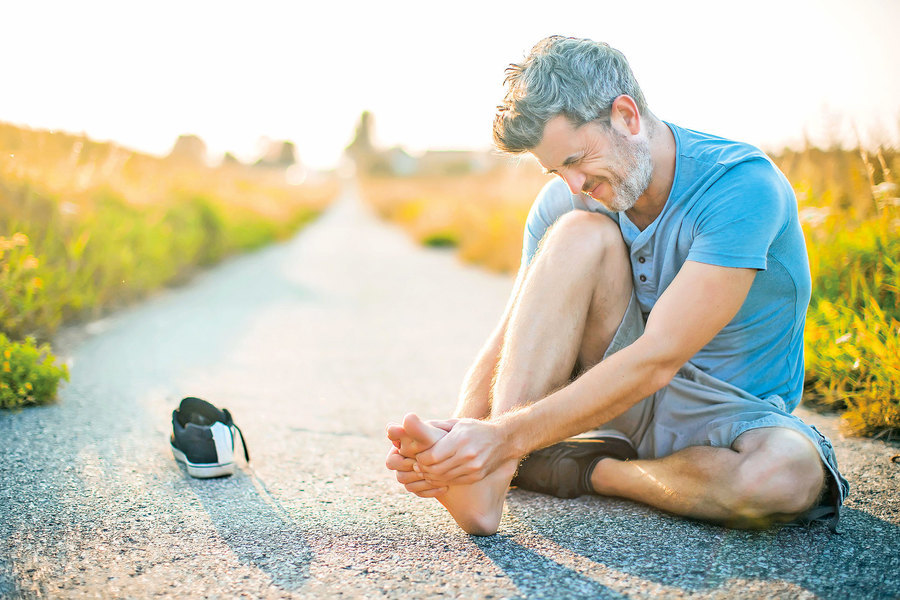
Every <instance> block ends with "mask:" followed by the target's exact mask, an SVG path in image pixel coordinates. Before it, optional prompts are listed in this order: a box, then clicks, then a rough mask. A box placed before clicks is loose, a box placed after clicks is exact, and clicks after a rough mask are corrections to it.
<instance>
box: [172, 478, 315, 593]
mask: <svg viewBox="0 0 900 600" xmlns="http://www.w3.org/2000/svg"><path fill="white" fill-rule="evenodd" d="M182 470H183V467H182ZM185 476H186V477H187V475H186V474H185ZM188 479H190V478H188ZM190 488H191V490H192V491H193V492H194V494H196V495H197V498H198V499H199V500H200V502H201V504H202V505H203V509H204V510H205V511H206V512H207V513H208V514H209V518H210V521H211V522H212V524H213V525H214V526H215V528H216V531H217V532H218V534H219V538H220V539H221V540H222V541H223V542H224V543H225V544H227V545H228V547H229V548H231V550H232V551H233V552H234V554H235V556H236V557H237V559H238V560H239V561H240V562H241V563H243V564H245V565H248V566H252V567H255V568H257V569H259V570H261V571H263V572H264V573H266V574H267V575H268V576H269V577H270V578H271V580H272V583H273V584H274V585H276V586H277V587H279V588H281V589H284V590H288V591H297V590H299V589H301V588H302V587H303V585H304V584H305V583H306V581H307V579H308V578H309V564H310V562H311V561H312V558H313V552H312V550H310V548H309V545H308V544H307V542H306V539H305V538H304V536H303V535H302V534H301V533H300V531H298V529H297V527H296V526H295V524H294V523H293V521H292V520H291V518H290V516H289V514H288V512H287V511H286V510H285V509H284V508H283V507H282V506H281V504H280V503H279V502H278V500H277V499H275V498H274V497H273V496H272V495H271V494H270V493H269V492H268V490H267V489H266V487H265V484H264V483H263V482H262V481H261V480H260V479H259V478H258V477H256V475H254V474H248V473H245V472H243V471H240V470H239V471H237V472H236V473H235V474H234V475H232V476H231V477H227V478H223V479H216V480H196V479H193V480H191V481H190Z"/></svg>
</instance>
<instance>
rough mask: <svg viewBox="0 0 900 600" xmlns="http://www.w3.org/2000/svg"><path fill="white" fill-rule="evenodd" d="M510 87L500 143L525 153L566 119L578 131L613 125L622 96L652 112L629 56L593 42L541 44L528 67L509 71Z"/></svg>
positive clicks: (497, 120)
mask: <svg viewBox="0 0 900 600" xmlns="http://www.w3.org/2000/svg"><path fill="white" fill-rule="evenodd" d="M503 83H504V85H505V86H506V87H507V91H506V95H505V96H504V98H503V103H502V104H501V105H500V106H498V107H497V114H496V116H495V117H494V144H495V145H496V146H497V148H498V149H499V150H500V151H502V152H508V153H512V154H520V153H522V152H527V151H529V150H531V149H533V148H534V147H535V146H537V145H538V144H540V143H541V138H542V137H543V135H544V127H545V126H546V125H547V122H548V121H549V120H550V119H552V118H553V117H555V116H557V115H564V116H565V117H567V118H568V119H569V121H571V123H572V125H574V126H575V127H580V126H581V125H584V124H585V123H589V122H591V121H596V120H601V121H603V122H604V123H606V124H608V123H609V113H610V110H611V108H612V103H613V100H615V99H616V98H617V97H618V96H621V95H622V94H627V95H629V96H631V97H632V98H633V99H634V102H635V104H636V105H637V107H638V111H640V112H641V113H646V112H647V101H646V100H645V99H644V93H643V92H642V91H641V88H640V86H639V85H638V83H637V81H636V80H635V78H634V74H633V73H632V72H631V67H629V66H628V61H627V60H626V59H625V55H624V54H622V53H621V52H619V51H618V50H616V49H615V48H612V47H610V46H609V44H605V43H603V42H595V41H593V40H587V39H578V38H570V37H563V36H560V35H553V36H550V37H548V38H544V39H542V40H541V41H539V42H538V43H537V44H535V45H534V47H533V48H532V49H531V52H529V53H528V55H527V56H526V57H525V60H524V61H523V62H522V64H515V63H514V64H511V65H509V67H507V68H506V77H505V79H504V81H503Z"/></svg>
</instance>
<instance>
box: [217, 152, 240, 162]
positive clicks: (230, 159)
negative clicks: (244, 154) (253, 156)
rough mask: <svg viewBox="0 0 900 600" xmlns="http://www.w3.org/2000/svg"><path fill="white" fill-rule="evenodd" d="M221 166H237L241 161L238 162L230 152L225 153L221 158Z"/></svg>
mask: <svg viewBox="0 0 900 600" xmlns="http://www.w3.org/2000/svg"><path fill="white" fill-rule="evenodd" d="M222 164H223V165H239V164H241V161H239V160H238V158H237V156H235V155H234V154H232V153H231V152H226V153H225V155H224V156H223V157H222Z"/></svg>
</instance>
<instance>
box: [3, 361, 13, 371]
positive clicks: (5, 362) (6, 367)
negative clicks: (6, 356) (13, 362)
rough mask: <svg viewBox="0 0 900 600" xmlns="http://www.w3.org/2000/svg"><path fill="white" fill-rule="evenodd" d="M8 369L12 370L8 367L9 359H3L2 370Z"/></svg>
mask: <svg viewBox="0 0 900 600" xmlns="http://www.w3.org/2000/svg"><path fill="white" fill-rule="evenodd" d="M10 371H12V369H11V368H10V367H9V361H8V360H5V361H3V372H4V373H9V372H10Z"/></svg>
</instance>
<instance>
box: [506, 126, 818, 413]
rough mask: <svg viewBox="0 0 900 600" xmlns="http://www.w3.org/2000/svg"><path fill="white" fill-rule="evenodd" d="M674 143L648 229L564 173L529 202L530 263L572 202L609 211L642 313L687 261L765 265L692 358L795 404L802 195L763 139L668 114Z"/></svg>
mask: <svg viewBox="0 0 900 600" xmlns="http://www.w3.org/2000/svg"><path fill="white" fill-rule="evenodd" d="M666 125H668V127H669V128H670V129H671V130H672V133H673V134H674V136H675V142H676V162H675V178H674V181H673V183H672V190H671V192H670V193H669V198H668V199H667V201H666V205H665V206H664V208H663V210H662V212H661V213H660V214H659V216H658V217H657V218H656V219H655V220H654V221H653V222H652V223H651V224H650V225H648V226H647V227H646V228H645V229H644V230H643V231H641V230H640V229H638V228H637V227H636V226H635V225H634V223H632V222H631V221H630V220H629V219H628V217H627V215H625V213H613V212H610V211H608V210H607V209H606V208H605V207H604V206H603V205H602V204H600V203H599V202H597V201H595V200H593V199H592V198H590V197H588V196H585V195H581V194H578V195H572V194H571V192H570V191H569V189H568V187H567V186H566V183H565V182H564V181H562V180H561V179H555V180H553V181H551V182H549V183H548V184H547V185H546V186H544V189H543V190H541V193H540V194H539V195H538V198H537V200H536V201H535V203H534V205H533V206H532V208H531V211H530V213H529V215H528V221H527V224H526V229H525V243H524V248H523V256H522V264H523V265H527V264H528V263H529V262H530V261H531V259H532V258H533V257H534V253H535V251H536V250H537V246H538V243H539V242H540V240H541V238H542V237H543V235H544V233H545V232H546V230H547V229H548V228H549V227H550V226H551V225H552V224H553V223H554V222H555V221H556V219H558V218H559V217H560V216H562V215H563V214H565V213H567V212H569V211H571V210H588V211H592V212H599V213H603V214H606V215H607V216H609V217H610V218H611V219H613V220H614V221H615V222H616V223H618V225H619V229H620V230H621V232H622V238H623V239H624V240H625V244H626V246H627V247H628V248H629V251H630V255H631V266H632V273H633V275H634V288H635V293H636V295H637V299H638V302H639V303H640V306H641V311H642V312H643V314H644V317H645V318H646V316H647V315H648V314H649V313H650V312H651V311H652V310H653V306H654V305H655V304H656V301H657V299H658V298H659V297H660V296H661V295H662V293H663V292H664V291H665V290H666V288H667V287H668V286H669V284H670V283H671V282H672V280H673V279H674V278H675V276H676V275H677V274H678V271H679V270H680V269H681V266H682V265H683V264H684V262H685V261H686V260H692V261H696V262H701V263H707V264H713V265H719V266H723V267H739V268H750V269H756V270H757V271H758V273H757V275H756V277H755V279H754V282H753V285H752V287H751V288H750V292H749V294H748V295H747V299H746V300H745V301H744V304H743V306H742V307H741V309H740V310H739V311H738V314H737V315H736V316H735V317H734V319H732V321H731V322H730V323H729V324H728V325H726V326H725V327H724V328H723V329H722V330H721V331H720V332H719V333H718V334H717V335H716V336H715V337H714V338H713V339H712V340H711V341H710V342H709V343H708V344H707V345H706V346H705V347H704V348H702V349H701V350H700V351H699V352H698V353H697V354H695V355H694V356H693V357H692V358H691V360H690V362H691V363H692V364H694V365H695V366H697V367H698V368H700V369H701V370H703V371H705V372H707V373H709V374H710V375H712V376H713V377H716V378H718V379H721V380H723V381H727V382H728V383H731V384H732V385H734V386H737V387H739V388H741V389H743V390H745V391H747V392H749V393H751V394H753V395H755V396H758V397H760V398H765V397H767V396H771V395H778V396H780V397H781V398H782V399H783V400H784V401H785V404H786V406H787V408H788V410H792V409H793V408H794V407H796V405H797V403H798V402H799V400H800V395H801V393H802V389H803V325H804V322H805V319H806V309H807V306H808V304H809V295H810V287H811V284H810V276H809V262H808V259H807V254H806V244H805V242H804V239H803V232H802V230H801V229H800V222H799V219H798V216H797V202H796V198H795V196H794V193H793V190H792V189H791V186H790V184H789V183H788V181H787V179H786V178H785V177H784V175H783V174H782V173H781V172H780V171H779V170H778V169H777V167H775V165H774V164H772V162H771V161H770V160H769V158H768V157H767V156H766V155H765V154H764V153H763V152H761V151H760V150H758V149H757V148H754V147H753V146H750V145H748V144H743V143H740V142H733V141H730V140H726V139H723V138H719V137H715V136H711V135H708V134H704V133H699V132H696V131H691V130H689V129H683V128H681V127H678V126H676V125H672V124H669V123H666Z"/></svg>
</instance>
